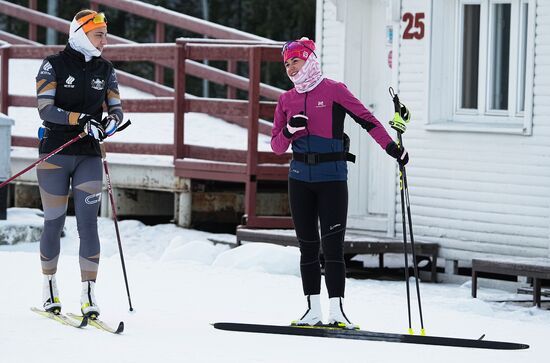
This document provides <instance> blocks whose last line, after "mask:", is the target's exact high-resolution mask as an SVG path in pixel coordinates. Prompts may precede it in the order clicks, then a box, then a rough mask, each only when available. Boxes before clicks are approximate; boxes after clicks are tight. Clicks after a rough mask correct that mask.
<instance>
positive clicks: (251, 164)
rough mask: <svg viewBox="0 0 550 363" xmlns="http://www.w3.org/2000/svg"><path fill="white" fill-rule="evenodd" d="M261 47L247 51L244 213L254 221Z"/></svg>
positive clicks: (253, 47)
mask: <svg viewBox="0 0 550 363" xmlns="http://www.w3.org/2000/svg"><path fill="white" fill-rule="evenodd" d="M260 65H261V48H260V47H257V46H252V47H250V50H249V53H248V69H249V71H248V80H249V81H248V153H247V154H246V174H247V181H246V188H245V214H246V215H247V216H248V220H249V221H252V223H254V219H255V218H256V192H257V188H258V182H257V180H256V170H257V166H258V119H259V118H260Z"/></svg>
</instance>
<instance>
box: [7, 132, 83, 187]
mask: <svg viewBox="0 0 550 363" xmlns="http://www.w3.org/2000/svg"><path fill="white" fill-rule="evenodd" d="M87 135H88V133H86V132H85V131H83V132H81V133H80V134H78V136H76V137H75V138H73V139H71V140H69V141H67V142H66V143H64V144H63V145H61V146H60V147H58V148H57V149H55V150H54V151H52V152H51V153H49V154H48V155H46V156H43V157H41V158H40V159H38V160H36V161H35V162H34V163H32V164H31V165H29V166H28V167H26V168H25V169H23V170H21V171H20V172H19V173H17V174H15V175H14V176H12V177H11V178H9V179H8V180H6V181H4V182H2V183H1V184H0V188H2V187H3V186H5V185H6V184H8V183H9V182H11V181H12V180H13V179H15V178H17V177H18V176H20V175H23V174H25V173H26V172H27V171H29V170H31V169H32V168H34V167H35V166H36V165H38V164H40V163H41V162H43V161H46V160H48V159H49V158H50V157H52V156H54V155H55V154H57V153H58V152H60V151H61V150H63V149H64V148H66V147H67V146H69V145H71V144H73V143H75V142H77V141H78V140H80V139H82V138H83V137H85V136H87Z"/></svg>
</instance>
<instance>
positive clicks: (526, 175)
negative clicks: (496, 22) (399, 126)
mask: <svg viewBox="0 0 550 363" xmlns="http://www.w3.org/2000/svg"><path fill="white" fill-rule="evenodd" d="M432 1H439V0H401V14H402V15H403V14H404V13H406V12H410V13H420V12H423V13H424V14H425V20H424V22H425V26H426V36H425V37H424V38H423V39H421V40H418V39H414V40H404V39H403V38H402V35H403V31H404V26H405V23H404V22H403V21H401V22H400V31H399V32H398V33H397V34H396V35H395V36H396V37H398V36H399V40H398V41H399V46H398V49H397V50H398V54H397V55H396V54H394V64H395V63H398V69H397V75H396V80H397V84H398V86H397V87H398V92H399V96H400V99H401V100H402V102H403V103H405V104H406V105H407V106H408V107H409V109H410V110H411V112H412V121H411V123H410V124H409V127H408V130H407V132H406V133H405V135H404V144H405V147H406V148H407V149H408V150H409V153H410V155H411V163H410V164H409V165H408V167H407V176H408V184H409V192H410V201H411V210H412V215H413V224H414V235H415V239H416V240H418V241H427V242H436V243H439V245H440V246H441V250H440V255H441V256H442V257H444V258H448V259H458V260H464V261H470V260H471V259H472V258H474V257H476V256H480V255H486V254H491V255H512V256H525V257H548V256H550V252H549V251H550V116H549V115H550V1H542V0H538V1H537V7H536V31H535V32H536V35H535V56H534V61H533V63H534V81H533V83H534V95H533V129H532V135H531V136H524V135H519V134H516V135H514V134H504V133H495V132H493V133H491V132H465V131H436V130H430V127H428V123H429V122H430V120H429V119H428V116H427V115H428V107H429V106H430V105H429V101H430V100H429V96H428V95H429V92H428V87H429V84H430V73H431V72H430V69H431V67H437V66H438V65H437V64H430V53H431V52H437V49H435V50H434V49H430V42H431V40H430V29H431V25H430V22H431V20H432V19H431V5H432ZM445 1H448V0H445ZM319 2H320V3H322V6H323V8H322V9H323V16H322V19H323V24H322V52H321V54H322V61H323V69H324V72H325V74H326V75H327V76H328V77H331V78H334V79H341V80H344V81H345V82H348V81H350V80H347V79H344V78H343V77H344V73H343V71H344V70H343V68H344V67H343V64H344V60H343V57H340V56H341V55H342V54H344V45H343V43H344V41H346V42H350V41H352V40H351V39H346V37H345V25H344V24H343V22H342V21H340V20H343V19H340V20H338V14H339V13H340V12H342V13H344V14H345V12H346V11H347V12H353V9H345V8H341V7H342V6H346V3H347V6H350V5H349V4H350V2H346V1H338V0H318V3H319ZM339 6H340V8H339ZM381 16H383V14H381ZM435 20H436V21H437V19H435ZM448 20H449V19H448ZM451 22H452V23H454V20H452V21H451ZM451 26H452V25H451ZM354 41H356V40H354ZM531 51H532V50H531ZM394 53H395V52H394ZM450 56H452V55H450ZM396 58H397V59H396ZM449 78H450V79H452V77H449ZM450 97H451V96H450ZM388 102H389V101H388ZM396 184H397V180H396ZM395 200H396V208H395V210H396V216H395V217H396V218H395V229H396V232H397V237H399V238H400V237H401V223H402V222H401V221H402V220H401V205H400V195H399V188H398V187H397V188H396V198H395Z"/></svg>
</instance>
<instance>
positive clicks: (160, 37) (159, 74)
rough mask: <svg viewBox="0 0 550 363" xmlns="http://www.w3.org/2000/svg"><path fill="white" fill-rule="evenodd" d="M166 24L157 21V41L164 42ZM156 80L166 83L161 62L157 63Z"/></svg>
mask: <svg viewBox="0 0 550 363" xmlns="http://www.w3.org/2000/svg"><path fill="white" fill-rule="evenodd" d="M165 29H166V28H165V26H164V24H163V23H161V22H159V21H157V25H156V31H155V42H156V43H164V39H165ZM155 82H157V83H160V84H164V67H163V66H161V65H160V64H155Z"/></svg>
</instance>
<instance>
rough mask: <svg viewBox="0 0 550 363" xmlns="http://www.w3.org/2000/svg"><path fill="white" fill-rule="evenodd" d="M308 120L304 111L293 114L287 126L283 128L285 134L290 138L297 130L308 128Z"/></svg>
mask: <svg viewBox="0 0 550 363" xmlns="http://www.w3.org/2000/svg"><path fill="white" fill-rule="evenodd" d="M307 120H308V118H307V116H306V115H304V114H303V113H300V114H299V115H294V116H292V118H291V119H290V121H288V124H287V125H286V127H285V128H284V129H283V134H284V135H285V136H286V137H287V138H289V139H290V138H291V137H292V135H294V134H295V133H296V132H298V131H301V130H303V129H305V128H306V126H307Z"/></svg>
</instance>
